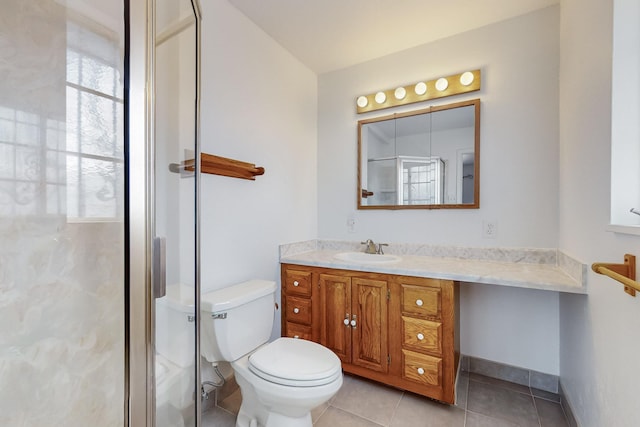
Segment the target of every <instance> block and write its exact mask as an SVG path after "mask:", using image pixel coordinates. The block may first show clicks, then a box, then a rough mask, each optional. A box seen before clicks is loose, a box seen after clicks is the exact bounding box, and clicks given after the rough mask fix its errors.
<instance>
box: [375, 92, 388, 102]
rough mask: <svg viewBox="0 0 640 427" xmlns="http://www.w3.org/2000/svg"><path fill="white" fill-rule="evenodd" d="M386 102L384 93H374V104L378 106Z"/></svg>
mask: <svg viewBox="0 0 640 427" xmlns="http://www.w3.org/2000/svg"><path fill="white" fill-rule="evenodd" d="M386 100H387V95H385V94H384V92H378V93H376V102H377V103H378V104H382V103H383V102H384V101H386Z"/></svg>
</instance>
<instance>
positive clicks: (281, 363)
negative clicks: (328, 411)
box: [200, 280, 342, 427]
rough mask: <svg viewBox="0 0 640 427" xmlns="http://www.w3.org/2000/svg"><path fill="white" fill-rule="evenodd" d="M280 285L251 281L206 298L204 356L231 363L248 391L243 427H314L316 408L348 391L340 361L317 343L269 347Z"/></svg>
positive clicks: (203, 305)
mask: <svg viewBox="0 0 640 427" xmlns="http://www.w3.org/2000/svg"><path fill="white" fill-rule="evenodd" d="M275 292H276V284H275V283H274V282H272V281H266V280H250V281H248V282H244V283H240V284H238V285H234V286H231V287H228V288H224V289H220V290H217V291H214V292H210V293H207V294H204V295H202V298H201V311H202V324H201V347H200V348H201V353H202V356H204V357H205V358H206V359H207V360H208V361H209V362H212V363H217V362H220V361H228V362H231V367H232V368H233V370H234V372H235V377H236V381H237V382H238V385H239V386H240V390H241V392H242V405H241V407H240V413H239V414H238V419H237V421H236V426H237V427H311V424H312V423H311V414H310V411H311V409H313V408H315V407H316V406H319V405H321V404H322V403H324V402H326V401H327V400H329V399H330V398H331V397H333V396H334V395H335V394H336V393H337V392H338V390H339V389H340V387H341V386H342V366H341V364H340V359H338V357H337V356H336V355H335V354H334V353H333V352H332V351H331V350H329V349H327V348H326V347H323V346H321V345H320V344H316V343H314V342H311V341H305V340H298V339H293V338H278V339H276V340H275V341H273V342H271V343H267V341H268V340H269V337H270V335H271V329H272V327H273V321H274V312H275Z"/></svg>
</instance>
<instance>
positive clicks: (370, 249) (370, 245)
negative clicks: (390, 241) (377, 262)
mask: <svg viewBox="0 0 640 427" xmlns="http://www.w3.org/2000/svg"><path fill="white" fill-rule="evenodd" d="M360 244H362V245H367V247H366V248H365V250H364V253H365V254H377V253H378V250H377V249H376V244H375V243H373V240H371V239H367V241H366V242H360Z"/></svg>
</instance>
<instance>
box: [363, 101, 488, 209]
mask: <svg viewBox="0 0 640 427" xmlns="http://www.w3.org/2000/svg"><path fill="white" fill-rule="evenodd" d="M468 106H473V107H474V110H475V111H474V113H475V133H474V139H475V141H474V165H473V174H474V177H475V179H474V185H473V194H474V197H473V203H460V204H437V205H436V204H433V205H363V204H362V194H363V192H364V191H366V189H365V190H363V188H362V127H363V125H366V124H370V123H376V122H382V121H386V120H395V119H400V118H403V117H411V116H417V115H420V114H427V113H429V114H430V113H435V112H438V111H445V110H451V109H454V108H461V107H468ZM357 172H358V193H357V195H356V197H357V200H358V209H359V210H369V209H388V210H389V209H391V210H399V209H478V208H480V99H472V100H468V101H460V102H455V103H452V104H446V105H438V106H431V107H429V108H424V109H421V110H413V111H408V112H404V113H395V114H391V115H386V116H380V117H373V118H370V119H363V120H359V121H358V168H357Z"/></svg>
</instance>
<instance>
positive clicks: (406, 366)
mask: <svg viewBox="0 0 640 427" xmlns="http://www.w3.org/2000/svg"><path fill="white" fill-rule="evenodd" d="M402 377H403V378H405V379H407V380H411V381H415V382H418V383H421V384H426V385H430V386H440V385H441V384H442V359H440V358H438V357H433V356H428V355H426V354H420V353H415V352H413V351H409V350H402Z"/></svg>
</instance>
